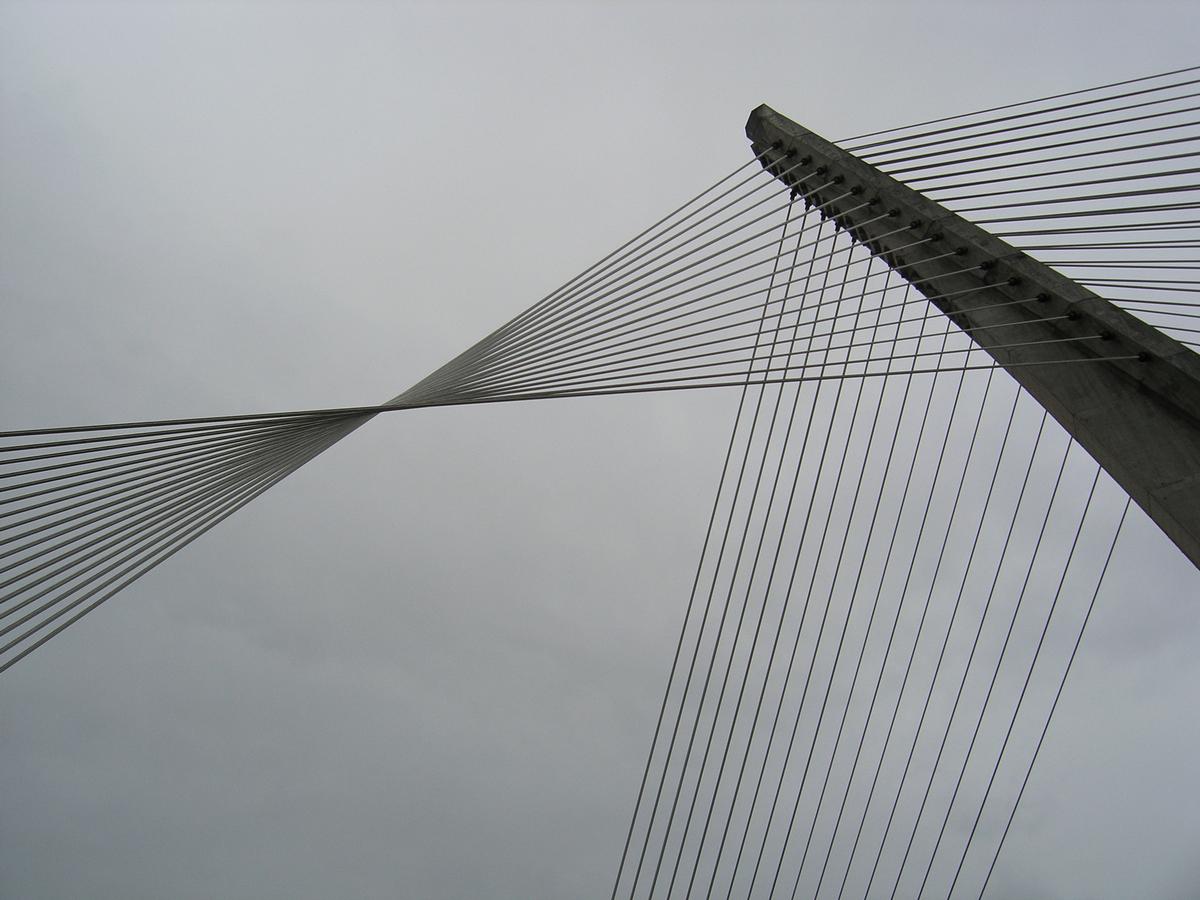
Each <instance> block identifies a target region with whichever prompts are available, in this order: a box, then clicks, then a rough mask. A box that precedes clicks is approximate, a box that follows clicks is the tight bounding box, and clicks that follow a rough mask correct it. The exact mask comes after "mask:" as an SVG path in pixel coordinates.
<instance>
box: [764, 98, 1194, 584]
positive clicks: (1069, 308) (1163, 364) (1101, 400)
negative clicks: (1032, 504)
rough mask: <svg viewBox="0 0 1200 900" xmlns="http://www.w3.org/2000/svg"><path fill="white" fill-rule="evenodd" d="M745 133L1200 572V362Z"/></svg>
mask: <svg viewBox="0 0 1200 900" xmlns="http://www.w3.org/2000/svg"><path fill="white" fill-rule="evenodd" d="M746 134H747V135H748V136H749V138H750V140H751V141H752V142H753V145H754V151H755V153H758V154H763V157H762V163H763V166H764V167H765V168H767V169H768V171H770V172H771V173H772V174H774V175H776V177H779V178H781V180H782V181H783V182H784V183H786V184H789V185H790V186H792V187H793V188H796V189H797V191H798V193H799V194H801V195H802V196H804V198H805V201H806V202H808V203H809V204H823V203H828V202H829V201H830V200H832V199H834V198H836V197H838V196H841V195H843V194H845V193H846V191H847V190H850V191H853V192H854V193H853V195H852V196H850V197H846V198H845V199H844V200H841V201H836V202H834V203H832V204H831V205H829V206H828V207H826V208H825V209H824V210H823V211H824V212H825V214H826V215H827V216H828V218H831V219H833V220H834V221H835V222H836V223H837V225H838V226H839V227H840V228H843V229H845V230H846V231H848V232H849V233H850V234H851V236H852V237H854V238H855V240H857V241H858V242H860V243H862V244H864V245H866V246H867V247H868V248H869V249H870V250H871V251H872V252H873V253H875V254H876V255H877V256H878V257H880V258H881V259H883V260H884V261H885V262H887V264H888V265H889V266H891V267H892V268H893V269H895V270H896V271H897V272H898V273H899V274H900V275H902V276H903V277H904V278H906V279H907V280H908V281H910V282H912V284H913V286H914V287H915V288H916V289H917V290H918V291H920V292H921V293H922V294H924V295H925V296H926V297H927V298H929V300H930V302H931V303H933V304H934V305H935V306H937V307H938V309H940V310H941V311H942V312H943V313H945V314H946V315H947V316H948V317H949V318H950V319H951V320H952V321H954V322H955V323H956V324H957V325H959V326H960V327H961V328H964V329H969V330H968V332H967V333H968V334H969V335H970V337H971V338H972V339H973V340H974V341H975V342H976V343H977V344H978V345H979V346H980V347H981V348H982V349H983V350H985V351H987V352H988V353H989V354H990V355H991V356H992V358H993V359H995V360H996V361H997V362H998V363H999V364H1000V365H1002V366H1003V367H1004V368H1005V369H1006V370H1007V371H1008V372H1009V373H1010V374H1011V375H1012V376H1013V377H1014V378H1015V379H1016V380H1017V381H1018V382H1020V383H1021V385H1022V386H1023V387H1024V388H1025V389H1026V390H1027V391H1028V392H1029V393H1030V394H1031V395H1033V397H1034V398H1035V399H1036V400H1037V401H1038V402H1039V403H1041V404H1042V406H1043V407H1045V408H1046V409H1047V410H1048V411H1049V412H1050V415H1052V416H1053V417H1054V418H1055V419H1057V420H1058V422H1059V423H1060V424H1061V425H1062V426H1063V427H1064V428H1066V430H1067V431H1068V432H1069V433H1070V434H1071V435H1072V436H1074V438H1075V440H1076V441H1077V442H1078V443H1079V444H1080V446H1082V447H1083V448H1084V449H1085V450H1087V452H1088V453H1090V454H1091V455H1092V457H1093V458H1095V460H1096V461H1097V462H1098V463H1099V464H1100V465H1101V466H1103V467H1104V469H1105V470H1106V471H1107V472H1108V473H1109V475H1111V476H1112V477H1113V479H1114V480H1115V481H1116V482H1117V483H1118V484H1120V485H1121V487H1123V488H1124V489H1125V490H1126V491H1127V492H1128V493H1129V495H1130V496H1131V497H1132V498H1133V500H1134V502H1135V503H1137V504H1138V506H1140V507H1141V508H1142V509H1143V510H1145V511H1146V513H1147V515H1149V516H1150V518H1151V519H1153V520H1154V521H1155V522H1156V523H1157V524H1158V526H1159V527H1160V528H1161V529H1162V530H1163V531H1164V532H1165V533H1166V535H1167V536H1168V537H1169V538H1170V539H1171V540H1172V541H1174V543H1175V544H1176V546H1178V547H1179V549H1180V550H1182V551H1183V552H1184V554H1185V555H1186V556H1187V557H1188V559H1190V560H1191V561H1192V563H1193V564H1194V565H1196V566H1197V567H1198V568H1200V357H1198V356H1197V355H1196V354H1195V353H1193V352H1192V351H1191V350H1189V349H1188V348H1186V347H1184V346H1183V345H1182V344H1180V343H1179V342H1178V341H1175V340H1173V339H1172V338H1170V337H1168V336H1167V335H1165V334H1163V333H1162V332H1160V331H1158V330H1157V329H1155V328H1152V327H1150V326H1149V325H1147V324H1145V323H1144V322H1142V321H1141V320H1139V319H1137V318H1135V317H1133V316H1131V315H1129V314H1128V313H1126V312H1124V311H1123V310H1121V309H1119V308H1117V307H1116V306H1114V305H1113V304H1111V303H1109V302H1108V301H1107V300H1104V299H1102V298H1101V297H1098V296H1097V295H1096V294H1094V293H1092V292H1091V291H1089V290H1087V289H1086V288H1084V287H1082V286H1080V285H1079V284H1076V283H1075V282H1074V281H1072V280H1071V279H1069V278H1067V277H1065V276H1063V275H1061V274H1059V273H1058V272H1055V271H1054V270H1053V269H1051V268H1049V267H1048V266H1045V265H1043V264H1042V263H1040V262H1038V261H1037V260H1034V259H1032V258H1031V257H1029V256H1027V255H1026V254H1025V253H1022V252H1021V251H1019V250H1017V249H1015V248H1014V247H1012V246H1011V245H1009V244H1007V243H1005V242H1004V241H1002V240H1000V239H999V238H997V237H994V236H993V235H991V234H989V233H988V232H986V231H984V230H983V229H982V228H980V227H978V226H977V225H973V224H971V223H970V222H968V221H967V220H965V219H963V218H962V217H961V216H958V215H956V214H955V213H952V212H950V211H949V210H947V209H945V208H944V207H942V206H941V205H939V204H937V203H935V202H933V201H932V200H930V199H928V198H926V197H924V196H922V195H921V194H919V193H917V192H916V191H914V190H912V189H911V188H909V187H906V186H905V185H903V184H901V183H900V182H898V181H896V180H895V179H894V178H891V177H890V176H888V175H885V174H884V173H882V172H880V171H879V170H878V169H876V168H874V167H873V166H871V165H869V164H867V163H865V162H863V161H862V160H860V159H858V158H857V157H856V156H853V155H852V154H850V153H847V152H846V151H845V150H842V149H841V148H840V147H838V146H836V145H835V144H832V143H830V142H829V141H827V140H825V139H824V138H822V137H820V136H818V135H816V134H814V133H813V132H811V131H809V130H808V129H806V128H803V127H801V126H800V125H797V124H796V123H795V122H793V121H791V120H790V119H787V118H785V117H784V116H781V115H780V114H779V113H777V112H775V111H774V110H773V109H771V108H770V107H767V106H760V107H758V109H756V110H754V112H752V113H751V114H750V120H749V121H748V122H747V123H746ZM788 170H790V171H788ZM817 170H823V171H821V172H820V175H819V177H812V176H813V174H814V172H815V171H817ZM834 179H836V180H837V184H835V185H833V186H832V187H829V188H826V189H824V190H821V191H816V192H806V191H808V189H809V188H811V187H812V186H815V185H818V184H825V183H828V182H829V181H831V180H834ZM864 201H867V202H869V203H870V207H869V208H868V209H865V210H864V209H860V210H858V211H856V212H854V213H847V212H845V211H846V210H849V209H851V208H853V207H857V206H860V205H861V204H862V203H863V202H864ZM881 213H882V214H886V215H885V217H884V218H882V219H881V220H879V221H875V222H868V221H867V220H869V219H872V218H875V217H878V216H879V215H880V214H881ZM898 229H899V233H896V234H888V233H889V232H895V231H897V230H898ZM925 238H929V239H930V241H929V242H928V243H923V244H921V245H920V246H918V247H910V248H907V249H902V248H904V247H905V245H911V244H913V243H914V242H916V241H920V240H922V239H925ZM935 256H941V257H942V258H941V259H933V258H932V257H935ZM981 288H982V289H981ZM1051 317H1055V318H1057V317H1061V318H1058V320H1057V321H1053V322H1047V321H1044V320H1045V319H1047V318H1051ZM1018 342H1020V343H1025V346H1020V347H1009V346H1003V345H1010V344H1013V343H1018ZM1026 342H1028V343H1026ZM1039 342H1040V343H1039ZM1048 342H1052V343H1048Z"/></svg>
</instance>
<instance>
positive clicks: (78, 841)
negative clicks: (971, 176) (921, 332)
mask: <svg viewBox="0 0 1200 900" xmlns="http://www.w3.org/2000/svg"><path fill="white" fill-rule="evenodd" d="M1198 26H1200V6H1198V5H1196V4H1194V3H1178V4H1169V3H1147V2H1143V3H1136V4H1135V3H1120V4H1106V3H1099V2H1080V3H1053V2H1048V3H1002V2H993V3H986V4H984V3H979V4H973V3H962V2H958V3H946V4H926V3H907V2H880V3H861V4H860V3H823V4H816V3H801V2H794V3H788V4H783V5H769V4H758V3H725V4H709V3H653V2H643V3H520V2H494V3H474V4H466V3H453V2H443V3H428V4H409V3H384V2H377V3H343V2H338V3H333V2H329V3H314V2H309V3H234V2H220V3H217V2H213V3H169V2H143V3H107V2H87V3H77V4H73V3H58V2H37V3H13V2H4V3H2V4H0V310H2V318H0V323H2V327H0V420H2V424H0V428H18V427H31V426H37V425H41V424H46V425H50V424H68V423H77V422H95V421H114V420H121V419H131V418H153V417H157V416H172V415H204V414H219V413H225V412H242V411H246V412H249V411H258V410H273V409H285V408H309V407H320V406H334V405H340V404H360V403H368V402H373V401H382V400H385V399H387V398H388V397H391V396H393V395H395V394H396V393H398V392H399V391H400V390H402V389H404V388H405V387H407V386H408V385H409V384H411V383H413V382H414V381H416V380H418V379H419V378H420V377H422V376H423V375H425V374H426V373H427V372H428V371H430V370H431V369H433V368H435V367H436V366H437V365H439V364H441V363H442V362H444V361H445V360H446V359H448V358H449V357H451V356H453V355H454V354H455V353H457V352H459V351H460V350H461V349H463V348H464V347H465V346H466V345H467V344H469V343H470V342H472V341H473V340H474V339H475V338H476V337H478V336H479V335H481V334H482V333H484V332H485V331H487V330H489V329H490V328H491V327H493V326H495V325H496V324H497V323H498V322H500V321H502V320H504V319H505V318H507V317H508V316H510V315H512V314H514V313H515V312H517V311H519V310H521V309H522V308H524V307H525V306H527V305H529V304H530V303H531V302H533V301H534V300H536V299H537V298H538V297H540V296H542V295H543V294H544V293H545V292H546V291H547V290H549V289H550V288H552V287H553V286H555V285H556V284H558V283H559V282H561V281H562V280H564V279H565V278H567V277H569V276H570V275H571V274H573V273H574V272H575V271H577V270H578V269H580V268H582V267H583V266H585V265H587V264H588V263H590V262H591V261H592V260H593V259H595V258H598V257H599V256H601V255H602V254H603V253H605V252H607V251H608V250H609V249H610V248H611V247H612V246H614V245H616V244H617V243H619V242H620V241H621V240H623V239H625V238H626V237H628V236H629V235H631V234H632V233H634V232H636V231H637V230H639V229H640V228H641V227H642V226H643V225H644V224H646V223H648V222H650V221H652V220H653V219H655V218H657V217H658V216H659V215H660V214H662V213H663V212H665V211H666V210H667V209H669V208H671V207H672V206H674V205H675V204H676V203H677V202H679V201H680V200H682V199H684V198H685V197H687V196H689V195H690V194H691V193H692V192H694V190H696V189H697V188H698V187H700V186H703V185H705V184H708V183H710V182H711V181H712V180H714V179H715V178H716V177H718V176H719V175H720V174H723V173H724V172H726V171H728V170H729V169H732V168H733V167H734V166H735V165H737V164H738V163H740V162H742V161H744V160H745V159H746V158H747V153H748V150H747V146H746V142H745V139H744V137H743V134H742V126H743V123H744V121H745V118H746V115H747V113H748V112H749V110H750V109H751V108H752V107H753V106H755V105H757V104H758V103H760V102H768V103H771V104H772V105H773V106H775V107H776V108H778V109H780V110H781V111H784V112H785V113H787V114H788V115H790V116H791V117H793V118H795V119H797V120H799V121H801V122H803V123H805V124H807V125H809V126H810V127H812V128H814V129H815V130H817V131H818V132H821V133H823V134H826V135H828V136H830V137H833V138H837V137H842V136H845V135H847V134H854V133H858V132H863V131H869V130H874V129H876V128H881V127H886V126H889V125H900V124H904V123H906V122H911V121H916V120H919V119H923V118H928V117H933V116H939V115H945V114H951V113H956V112H962V111H967V110H970V109H975V108H979V107H984V106H990V105H993V104H997V103H1003V102H1008V101H1013V100H1021V99H1025V98H1028V97H1033V96H1038V95H1041V94H1045V93H1052V92H1055V91H1058V90H1068V89H1071V88H1076V87H1086V86H1089V85H1092V84H1098V83H1101V82H1104V81H1110V80H1116V79H1120V78H1125V77H1134V76H1137V75H1142V74H1149V73H1152V72H1156V71H1162V70H1166V69H1170V68H1175V67H1180V66H1185V65H1191V64H1194V63H1196V62H1197V35H1198V34H1200V30H1198ZM735 402H736V401H735V399H734V397H733V396H731V395H730V394H727V393H724V392H719V391H715V392H714V391H709V392H694V393H691V394H690V395H687V396H682V395H673V396H644V397H638V398H611V399H588V400H578V401H569V402H568V401H563V402H543V403H529V404H519V405H513V406H506V407H492V408H481V409H444V410H428V411H419V412H413V413H404V414H396V415H392V416H388V417H383V418H381V419H378V420H376V421H374V422H372V423H370V425H369V426H368V427H366V428H364V429H362V430H361V431H359V432H357V433H355V434H354V435H352V436H351V438H350V439H348V440H346V441H345V442H343V443H342V444H340V445H338V446H337V447H335V448H334V449H333V450H331V451H330V452H328V453H327V454H325V455H324V456H322V457H321V458H320V459H318V460H317V461H315V462H314V463H312V464H311V465H309V466H308V467H306V468H305V469H303V470H301V471H300V472H299V473H298V474H296V475H295V476H293V477H292V478H290V479H289V480H288V481H286V482H285V483H284V484H282V485H281V486H279V487H277V488H276V489H274V490H273V491H271V492H270V493H269V494H267V495H266V496H264V497H262V498H260V499H259V500H257V501H255V503H253V504H252V505H251V506H249V507H248V508H247V509H245V510H243V511H242V512H241V513H239V514H238V515H237V516H236V517H234V518H233V519H231V520H230V521H228V522H225V523H223V524H222V525H221V526H220V527H219V528H217V529H215V530H214V531H213V532H211V533H210V534H208V535H206V536H205V537H204V538H203V539H202V540H200V541H199V542H197V543H196V544H195V545H193V546H191V547H189V548H188V549H187V551H186V552H184V553H183V554H181V555H180V556H179V557H178V558H176V559H173V560H171V561H170V562H169V563H168V564H166V565H164V566H162V567H161V568H159V569H157V570H155V571H154V572H153V573H151V575H149V576H148V577H146V578H145V579H143V580H142V581H141V582H139V583H138V584H136V585H135V586H134V587H132V588H131V589H129V590H127V591H125V592H124V593H123V594H121V595H119V596H118V597H117V598H115V599H114V600H113V601H111V602H110V603H109V604H108V605H107V606H106V607H104V608H103V609H102V610H100V611H98V612H97V613H96V614H94V615H92V616H90V617H89V618H87V619H85V620H84V621H83V622H81V623H80V624H79V625H77V626H75V627H73V628H72V629H70V630H69V631H68V632H66V633H65V634H63V635H62V636H61V637H60V638H58V639H56V640H55V641H54V642H52V643H51V644H49V645H48V646H47V647H45V648H43V649H42V650H41V651H40V652H38V653H36V654H34V655H33V656H31V657H30V658H29V659H28V660H26V661H25V662H23V663H21V664H20V665H18V666H17V667H15V668H14V669H13V670H11V672H9V673H7V674H6V675H5V676H4V678H3V684H0V895H2V896H4V897H12V898H68V897H94V898H122V900H132V898H158V897H171V898H175V897H178V898H202V897H204V898H207V897H230V898H270V897H280V898H284V897H286V898H326V897H363V898H373V897H405V898H409V897H412V898H458V897H489V898H491V897H494V898H541V897H548V898H573V897H581V898H584V897H598V896H606V895H607V891H608V889H609V886H610V879H611V876H612V874H613V871H614V865H615V863H616V860H617V858H618V856H619V852H620V842H621V840H622V839H623V837H624V828H625V826H626V823H627V821H628V815H629V813H630V809H631V805H632V801H633V794H634V791H635V789H636V783H637V777H638V776H639V774H640V767H641V765H642V763H643V761H644V754H645V751H646V748H647V745H648V740H649V736H650V732H651V728H652V727H653V717H654V714H655V712H656V710H657V704H658V701H659V698H660V696H661V694H660V692H661V688H662V683H663V681H664V679H665V676H666V672H667V667H668V665H669V657H668V650H669V647H670V646H671V645H672V642H673V640H674V635H675V632H676V629H677V627H678V621H679V618H680V616H681V614H682V610H683V604H684V602H685V601H686V592H687V590H688V588H689V586H690V578H691V574H692V569H693V566H694V559H695V555H696V554H697V552H698V550H699V545H700V540H701V538H702V529H703V527H704V524H705V521H706V518H705V517H706V513H707V508H708V505H709V503H710V502H711V495H712V492H713V490H714V489H715V482H716V475H717V472H718V468H719V466H720V463H721V460H720V453H721V447H722V441H723V440H724V438H725V436H726V434H727V429H728V427H729V419H730V417H731V415H732V411H733V404H734V403H735ZM1129 548H1132V552H1126V553H1124V554H1123V555H1122V557H1121V561H1120V562H1121V564H1120V565H1119V566H1118V567H1117V568H1116V570H1115V571H1114V572H1113V573H1111V578H1110V581H1109V583H1108V590H1106V592H1105V594H1104V596H1103V601H1102V604H1101V606H1100V608H1099V609H1098V612H1097V614H1096V617H1095V619H1094V621H1093V624H1092V626H1091V628H1090V631H1089V635H1088V638H1087V640H1086V642H1085V645H1084V649H1083V651H1082V654H1081V657H1080V659H1079V661H1078V663H1077V667H1076V670H1075V672H1074V674H1073V677H1072V682H1071V684H1070V686H1069V689H1068V692H1067V695H1066V697H1065V699H1064V701H1063V705H1062V707H1061V708H1060V711H1059V713H1058V716H1057V718H1056V720H1055V725H1054V727H1053V729H1052V731H1051V741H1050V743H1049V745H1048V746H1047V748H1046V750H1045V752H1044V756H1043V758H1042V759H1041V761H1040V763H1039V768H1038V770H1037V772H1036V774H1035V777H1034V779H1033V781H1032V782H1031V785H1030V789H1029V793H1028V795H1027V797H1026V800H1025V803H1024V805H1023V807H1022V812H1021V815H1020V816H1019V818H1018V820H1017V824H1016V826H1014V829H1015V830H1014V833H1013V835H1012V838H1011V842H1010V845H1009V846H1008V847H1007V849H1006V853H1005V856H1004V857H1003V859H1002V863H1001V871H1000V872H999V873H998V876H997V880H996V884H995V885H994V887H996V891H995V894H996V896H1011V897H1053V898H1082V897H1087V898H1114V900H1115V898H1128V897H1135V896H1136V897H1146V898H1164V900H1165V898H1172V900H1174V898H1180V900H1182V898H1186V897H1195V896H1197V895H1200V855H1198V854H1197V853H1196V848H1197V847H1198V846H1200V804H1198V803H1197V802H1196V797H1197V796H1200V771H1198V770H1197V766H1196V759H1197V754H1198V751H1200V717H1198V716H1197V714H1196V710H1197V708H1198V707H1200V704H1198V703H1197V697H1198V696H1200V652H1198V651H1200V597H1197V596H1196V586H1197V581H1196V577H1195V572H1194V570H1192V569H1190V568H1189V567H1188V565H1187V563H1186V562H1185V561H1183V559H1182V557H1181V555H1180V554H1178V553H1177V552H1176V551H1175V550H1174V549H1173V548H1172V547H1171V546H1170V545H1169V544H1167V542H1166V541H1164V540H1162V539H1161V537H1160V536H1159V535H1157V533H1156V532H1155V531H1154V529H1153V527H1152V526H1151V525H1149V524H1147V523H1146V522H1145V521H1144V520H1143V518H1142V517H1141V515H1140V514H1138V515H1137V516H1136V520H1135V521H1134V522H1133V523H1132V524H1131V527H1130V532H1129V541H1128V544H1127V549H1129ZM1148 586H1151V587H1148Z"/></svg>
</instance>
